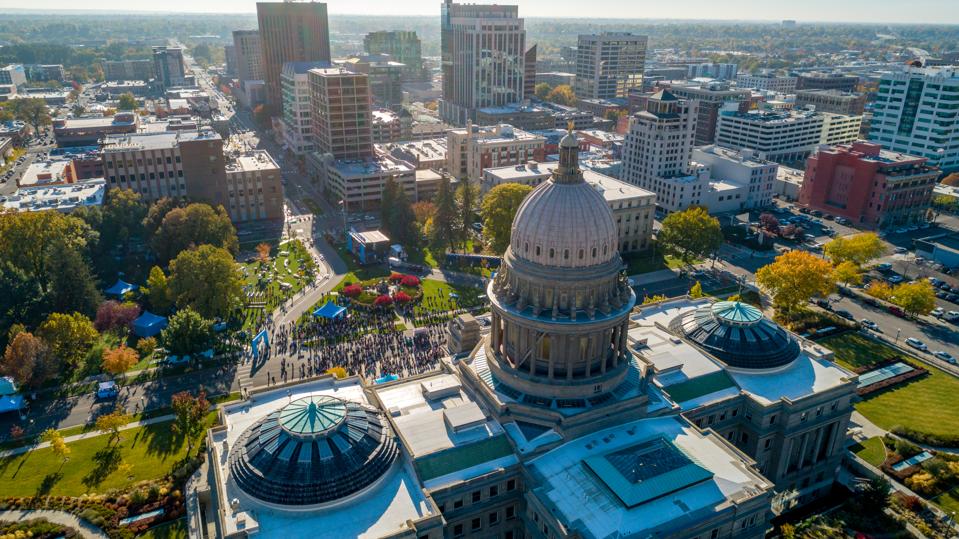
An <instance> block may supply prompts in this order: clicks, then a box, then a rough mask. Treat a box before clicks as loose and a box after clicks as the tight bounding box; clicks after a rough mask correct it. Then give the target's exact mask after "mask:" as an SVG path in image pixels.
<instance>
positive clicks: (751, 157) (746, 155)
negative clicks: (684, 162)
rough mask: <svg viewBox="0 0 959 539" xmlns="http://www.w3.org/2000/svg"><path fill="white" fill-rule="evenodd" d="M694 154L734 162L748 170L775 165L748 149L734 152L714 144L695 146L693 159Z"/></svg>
mask: <svg viewBox="0 0 959 539" xmlns="http://www.w3.org/2000/svg"><path fill="white" fill-rule="evenodd" d="M696 152H699V153H700V154H705V155H708V156H714V157H718V158H720V159H724V160H727V161H735V162H736V163H738V164H740V165H742V166H745V167H750V168H760V167H769V166H775V165H776V163H773V162H772V161H767V160H765V159H761V158H760V157H759V156H758V155H757V154H756V152H754V151H752V150H748V149H742V150H734V149H731V148H724V147H722V146H717V145H715V144H710V145H708V146H697V147H696V148H694V149H693V156H694V157H693V159H695V158H696Z"/></svg>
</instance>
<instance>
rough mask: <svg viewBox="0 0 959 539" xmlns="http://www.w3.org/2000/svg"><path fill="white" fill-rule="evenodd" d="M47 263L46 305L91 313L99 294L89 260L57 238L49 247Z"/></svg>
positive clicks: (57, 309) (66, 310)
mask: <svg viewBox="0 0 959 539" xmlns="http://www.w3.org/2000/svg"><path fill="white" fill-rule="evenodd" d="M47 265H48V267H49V268H50V308H51V309H52V310H54V311H59V312H79V313H83V314H84V315H88V316H93V314H94V313H95V312H96V309H97V305H99V304H100V301H101V300H102V299H103V298H102V296H101V294H100V290H99V289H98V288H97V283H96V280H95V279H94V277H93V273H92V272H91V271H90V264H89V262H87V260H86V258H85V257H84V256H83V255H82V254H81V253H80V251H79V250H78V249H77V248H75V247H71V246H69V245H67V244H66V243H65V242H62V241H57V242H55V243H54V245H53V246H52V248H51V252H50V261H49V262H47Z"/></svg>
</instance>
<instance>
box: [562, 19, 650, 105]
mask: <svg viewBox="0 0 959 539" xmlns="http://www.w3.org/2000/svg"><path fill="white" fill-rule="evenodd" d="M646 41H647V38H646V36H637V35H633V34H628V33H612V32H604V33H602V34H592V35H581V36H579V41H578V44H577V46H576V96H577V97H579V98H580V99H609V98H612V97H626V96H627V94H628V93H629V89H630V88H642V87H643V68H644V66H645V64H646Z"/></svg>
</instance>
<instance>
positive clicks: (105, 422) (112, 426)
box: [95, 408, 133, 445]
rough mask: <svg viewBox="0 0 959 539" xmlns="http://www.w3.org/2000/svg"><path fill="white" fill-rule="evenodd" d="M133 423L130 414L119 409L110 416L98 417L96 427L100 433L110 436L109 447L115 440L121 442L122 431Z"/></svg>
mask: <svg viewBox="0 0 959 539" xmlns="http://www.w3.org/2000/svg"><path fill="white" fill-rule="evenodd" d="M131 421H133V418H132V417H130V414H127V413H124V411H123V410H121V409H119V408H117V409H116V410H114V411H112V412H110V413H109V414H103V415H101V416H98V417H97V419H96V423H95V425H96V428H97V430H98V431H100V432H102V433H103V434H109V435H110V438H109V439H108V441H107V445H109V444H110V443H111V442H113V441H114V440H116V441H118V442H119V441H120V429H121V428H123V426H124V425H126V424H127V423H129V422H131Z"/></svg>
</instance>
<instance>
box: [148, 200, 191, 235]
mask: <svg viewBox="0 0 959 539" xmlns="http://www.w3.org/2000/svg"><path fill="white" fill-rule="evenodd" d="M180 207H182V204H181V203H180V199H179V198H170V197H163V198H161V199H159V200H157V201H156V202H154V203H153V204H152V205H150V208H149V209H148V210H147V214H146V216H145V217H144V218H143V230H144V232H146V235H147V238H149V239H152V238H153V237H154V236H155V235H156V232H157V230H159V229H160V225H161V224H163V219H164V218H165V217H166V216H167V214H168V213H170V212H171V211H173V210H175V209H177V208H180Z"/></svg>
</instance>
